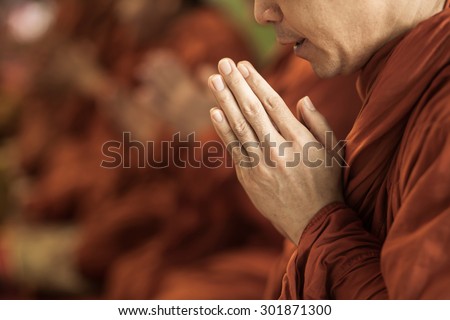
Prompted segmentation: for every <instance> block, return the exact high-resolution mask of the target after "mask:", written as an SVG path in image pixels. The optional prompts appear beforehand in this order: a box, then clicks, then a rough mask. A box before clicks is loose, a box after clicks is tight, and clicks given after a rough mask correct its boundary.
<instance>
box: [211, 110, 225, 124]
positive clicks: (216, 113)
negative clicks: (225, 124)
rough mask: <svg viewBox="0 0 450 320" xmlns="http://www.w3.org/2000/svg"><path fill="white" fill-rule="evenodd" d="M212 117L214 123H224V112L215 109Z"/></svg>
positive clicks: (212, 111)
mask: <svg viewBox="0 0 450 320" xmlns="http://www.w3.org/2000/svg"><path fill="white" fill-rule="evenodd" d="M211 116H212V118H213V119H214V121H216V122H222V121H223V116H222V111H220V110H218V109H216V108H214V109H211Z"/></svg>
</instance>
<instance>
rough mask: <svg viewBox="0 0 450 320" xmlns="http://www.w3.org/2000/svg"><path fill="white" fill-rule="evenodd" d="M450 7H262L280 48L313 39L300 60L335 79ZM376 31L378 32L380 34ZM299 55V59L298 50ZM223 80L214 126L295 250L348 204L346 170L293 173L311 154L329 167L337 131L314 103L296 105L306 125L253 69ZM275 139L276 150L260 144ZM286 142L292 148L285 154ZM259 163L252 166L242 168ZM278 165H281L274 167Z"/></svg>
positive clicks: (312, 3)
mask: <svg viewBox="0 0 450 320" xmlns="http://www.w3.org/2000/svg"><path fill="white" fill-rule="evenodd" d="M444 3H445V1H443V0H439V1H429V0H427V1H425V0H414V1H411V0H409V1H406V0H397V1H389V0H365V1H354V2H352V4H351V5H348V1H347V0H320V1H318V0H297V1H294V0H256V1H255V17H256V20H257V21H258V22H259V23H262V24H268V23H269V24H272V25H273V26H274V28H275V30H276V32H277V36H278V40H279V42H280V43H282V44H294V43H295V42H296V41H298V40H300V39H302V38H306V39H308V40H307V42H306V43H305V45H304V47H303V48H302V49H301V50H300V55H301V56H302V57H303V58H305V59H307V60H309V61H310V62H311V64H312V66H313V68H314V70H315V71H316V73H317V74H318V75H319V76H322V77H332V76H335V75H338V74H345V73H351V72H354V71H356V70H358V69H360V68H361V67H362V66H363V65H364V64H365V63H366V62H367V60H368V59H369V58H370V57H371V56H372V55H373V54H374V53H375V52H376V51H377V50H378V49H379V48H380V47H382V46H383V45H384V44H385V43H387V42H388V41H389V40H391V39H393V38H394V37H396V36H398V35H400V34H402V33H404V32H406V31H408V30H410V29H412V28H414V27H415V26H416V25H417V24H418V23H420V22H421V21H423V20H425V19H427V18H429V17H431V16H432V15H434V14H436V13H438V12H439V11H441V10H442V9H443V6H444ZM373 26H377V27H376V28H374V27H373ZM297 53H299V52H298V51H297ZM218 69H219V74H216V75H213V76H211V77H210V79H209V86H210V89H211V91H212V92H213V94H214V96H215V98H216V100H217V103H218V107H217V108H213V109H212V110H211V118H212V122H213V124H214V127H215V129H216V131H217V133H218V134H219V136H220V137H221V139H222V140H223V142H224V143H225V145H233V146H234V145H236V143H235V142H236V141H237V142H239V144H240V146H242V147H243V148H242V149H241V148H232V150H231V152H232V155H233V159H234V162H235V167H236V172H237V176H238V178H239V180H240V182H241V184H242V185H243V187H244V189H245V191H246V192H247V194H248V195H249V197H250V199H251V200H252V201H253V203H254V204H255V206H256V207H257V208H258V209H259V210H260V211H261V213H262V214H263V215H264V216H265V217H266V218H268V219H269V220H270V221H271V222H272V224H273V225H274V226H275V227H276V228H277V229H278V230H279V231H280V232H281V233H282V234H283V235H284V236H285V237H286V238H287V239H289V240H291V241H292V242H293V243H294V244H298V242H299V241H300V237H301V235H302V233H303V231H304V229H305V227H306V226H307V225H308V223H309V221H310V220H311V219H312V218H313V217H314V216H315V215H316V214H317V213H318V212H319V211H320V210H321V209H322V208H324V207H325V206H326V205H328V204H331V203H333V202H342V201H344V200H343V199H344V197H343V189H342V185H341V172H342V163H338V162H337V161H333V162H332V165H325V162H322V164H321V165H319V166H311V165H310V164H307V163H305V162H300V163H298V164H297V165H295V166H288V165H287V164H288V163H289V161H290V160H292V158H293V157H294V154H296V153H301V154H304V152H305V151H306V150H307V148H306V147H307V146H308V145H309V146H311V145H313V146H315V148H312V149H308V150H309V153H308V157H311V158H312V159H313V160H325V159H326V157H327V155H330V154H332V149H333V148H334V146H335V144H336V139H335V138H334V137H333V138H332V139H331V140H332V141H331V142H332V143H326V139H325V136H326V132H331V128H330V127H329V125H328V124H327V122H326V119H325V118H324V117H323V116H322V115H321V114H320V113H319V112H318V111H317V110H316V109H315V108H314V106H313V104H312V102H311V101H310V100H309V98H307V97H306V98H303V99H302V100H300V102H299V103H298V106H297V109H298V112H299V113H301V114H302V116H303V119H304V122H305V125H303V124H302V123H301V122H300V121H298V119H297V118H296V117H295V116H294V115H293V114H292V113H291V112H290V110H289V108H288V107H287V106H286V104H285V103H284V101H283V100H282V99H281V98H280V96H279V95H278V94H277V93H276V92H275V91H274V90H273V89H272V88H271V87H270V86H269V85H268V84H267V82H266V81H265V80H264V79H263V78H262V77H261V76H260V75H259V74H258V72H257V71H256V70H255V69H254V68H253V66H252V65H251V64H250V63H249V62H240V63H238V64H237V65H236V64H235V63H234V62H233V61H232V60H230V59H228V58H225V59H223V60H221V61H220V62H219V68H218ZM267 134H270V141H271V142H272V143H274V145H273V144H271V145H269V144H267V143H266V144H258V143H259V142H263V141H264V137H266V135H267ZM285 142H292V144H291V145H290V146H289V147H287V148H284V149H283V150H284V152H283V153H282V152H280V148H279V147H280V146H282V145H283V143H285ZM256 157H258V158H259V159H260V160H261V159H263V160H265V161H259V162H257V163H256V164H255V163H253V164H254V165H253V166H251V167H248V166H245V165H243V164H245V163H248V162H249V161H250V160H254V159H255V158H256ZM273 164H275V166H274V165H273Z"/></svg>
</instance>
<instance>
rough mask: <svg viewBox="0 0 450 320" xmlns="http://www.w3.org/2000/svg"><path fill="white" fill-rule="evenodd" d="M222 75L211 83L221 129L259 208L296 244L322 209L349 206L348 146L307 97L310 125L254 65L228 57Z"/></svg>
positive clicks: (302, 107) (302, 105)
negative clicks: (344, 178) (345, 184)
mask: <svg viewBox="0 0 450 320" xmlns="http://www.w3.org/2000/svg"><path fill="white" fill-rule="evenodd" d="M219 72H220V74H217V75H213V76H211V77H210V81H209V86H210V88H211V91H212V92H213V94H214V96H215V98H216V100H217V103H218V105H219V107H218V108H213V109H212V110H211V118H212V120H213V124H214V126H215V128H216V131H217V133H218V134H219V136H220V137H221V139H222V140H223V142H224V143H225V145H226V146H227V147H228V148H229V151H230V152H231V153H232V156H233V160H234V163H235V167H236V172H237V176H238V178H239V181H240V182H241V184H242V185H243V187H244V189H245V190H246V192H247V193H248V195H249V197H250V199H251V200H252V201H253V203H254V205H255V206H256V208H257V209H258V210H259V211H260V212H261V213H262V214H263V215H264V216H265V217H266V218H268V219H269V220H270V221H271V222H272V223H273V225H274V226H275V227H276V228H277V229H278V230H279V231H280V232H281V233H282V234H283V235H284V236H285V237H286V238H288V239H289V240H291V241H292V242H293V243H295V244H298V242H299V240H300V237H301V234H302V232H303V230H304V229H305V227H306V226H307V224H308V222H309V221H310V220H311V219H312V218H313V217H314V215H315V214H316V213H317V212H318V211H320V209H321V208H323V207H325V206H326V205H328V204H330V203H333V202H339V201H341V202H342V201H343V192H342V186H341V171H342V170H341V165H342V164H343V163H344V162H343V161H342V152H341V149H342V148H340V149H338V151H336V146H337V145H338V144H337V142H336V138H335V136H334V135H332V134H331V135H330V133H331V128H330V127H329V125H328V123H327V122H326V120H325V118H324V117H323V116H322V115H321V114H320V113H319V112H318V111H317V110H316V109H315V108H314V106H313V104H312V102H311V100H310V99H309V98H308V97H305V98H303V99H302V100H301V101H300V102H299V104H298V106H297V108H298V110H299V112H300V113H301V114H302V116H303V119H304V121H305V124H306V126H305V125H303V124H302V123H301V122H300V121H299V120H298V119H297V118H296V117H295V116H294V115H293V114H292V113H291V111H290V110H289V108H288V107H287V106H286V104H285V103H284V101H283V100H282V98H281V97H280V96H279V95H278V94H277V93H276V92H275V91H274V90H273V89H272V88H271V87H270V85H269V84H268V83H267V82H266V81H265V80H264V79H263V78H262V77H261V75H259V74H258V72H257V71H256V70H255V69H254V68H253V66H252V65H251V64H250V63H248V62H240V63H239V64H238V65H237V66H236V65H235V63H234V62H233V61H232V60H230V59H223V60H221V61H220V63H219ZM327 133H328V134H327ZM333 157H335V158H337V159H336V160H338V161H334V160H333ZM340 160H341V161H340Z"/></svg>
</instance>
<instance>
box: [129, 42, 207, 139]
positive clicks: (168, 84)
mask: <svg viewBox="0 0 450 320" xmlns="http://www.w3.org/2000/svg"><path fill="white" fill-rule="evenodd" d="M205 70H206V71H205ZM212 70H213V68H212V66H207V65H204V66H202V67H201V68H199V70H197V72H196V74H192V73H191V72H189V70H187V69H186V68H185V66H184V65H183V64H182V63H181V62H180V61H179V59H178V58H177V57H176V56H175V55H174V54H173V53H171V52H170V51H165V50H160V51H157V52H153V53H152V54H151V55H149V57H148V58H147V59H146V61H145V63H144V64H143V66H141V67H140V68H139V75H138V76H139V78H140V80H141V81H142V82H143V83H144V85H143V86H142V89H143V90H145V92H146V94H145V96H146V99H147V102H146V105H147V106H148V107H149V108H151V109H152V110H153V112H154V113H155V114H158V115H159V116H160V117H161V118H162V119H164V120H165V121H167V122H168V123H170V124H171V125H172V126H173V127H174V128H176V129H178V130H180V131H185V132H189V133H190V132H192V131H194V130H196V131H198V130H201V129H203V128H204V127H206V126H208V127H209V126H210V122H209V118H208V117H207V116H205V110H207V109H209V108H210V107H211V105H212V103H213V102H214V97H213V96H212V95H211V93H210V92H209V90H208V86H207V79H208V76H207V75H210V74H211V72H212ZM206 72H207V73H206ZM205 73H206V74H207V75H205Z"/></svg>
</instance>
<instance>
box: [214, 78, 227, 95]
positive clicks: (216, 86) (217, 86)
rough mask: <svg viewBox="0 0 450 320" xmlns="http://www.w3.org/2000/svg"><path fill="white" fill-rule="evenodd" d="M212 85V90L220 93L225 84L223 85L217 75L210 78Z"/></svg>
mask: <svg viewBox="0 0 450 320" xmlns="http://www.w3.org/2000/svg"><path fill="white" fill-rule="evenodd" d="M212 84H213V86H214V89H216V90H217V91H222V90H223V89H225V84H224V83H223V80H222V77H221V76H219V75H216V76H214V77H213V78H212Z"/></svg>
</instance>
